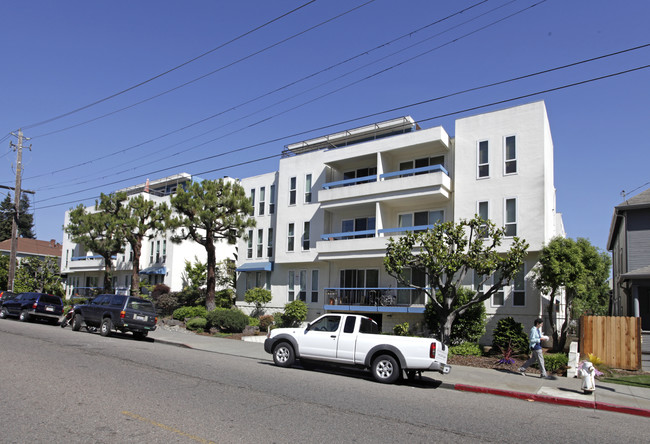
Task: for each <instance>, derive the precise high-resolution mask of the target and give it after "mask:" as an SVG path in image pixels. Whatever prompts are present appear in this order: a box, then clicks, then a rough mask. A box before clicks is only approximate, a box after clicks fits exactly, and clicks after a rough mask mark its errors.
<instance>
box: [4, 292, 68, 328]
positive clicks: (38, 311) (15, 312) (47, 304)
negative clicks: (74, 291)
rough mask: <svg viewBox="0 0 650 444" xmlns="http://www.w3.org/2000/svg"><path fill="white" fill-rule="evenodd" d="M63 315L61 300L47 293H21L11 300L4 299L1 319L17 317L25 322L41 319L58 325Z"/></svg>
mask: <svg viewBox="0 0 650 444" xmlns="http://www.w3.org/2000/svg"><path fill="white" fill-rule="evenodd" d="M62 314H63V301H61V298H60V297H58V296H53V295H51V294H45V293H32V292H30V293H20V294H18V295H14V297H13V298H11V299H5V298H4V297H3V298H2V307H1V308H0V318H2V319H5V318H7V317H9V316H17V317H18V319H20V320H21V321H23V322H26V321H29V320H30V319H39V320H44V321H47V322H49V323H51V324H54V325H56V324H58V322H59V318H60V317H61V315H62Z"/></svg>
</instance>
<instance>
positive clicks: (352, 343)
mask: <svg viewBox="0 0 650 444" xmlns="http://www.w3.org/2000/svg"><path fill="white" fill-rule="evenodd" d="M264 350H265V351H266V352H267V353H271V354H272V355H273V361H274V362H275V364H276V365H279V366H280V367H289V366H291V365H293V363H294V362H295V360H296V359H301V360H303V361H312V360H314V361H326V362H329V363H334V364H339V365H342V366H356V367H362V368H368V369H370V370H371V371H372V374H373V376H374V378H375V380H377V381H378V382H383V383H393V382H395V381H396V380H397V379H398V378H399V377H400V376H402V372H406V375H407V376H408V377H409V379H412V378H413V377H415V373H416V372H422V371H437V372H440V373H442V374H447V373H449V371H450V370H451V367H450V366H449V365H447V352H448V348H447V347H446V346H445V345H444V344H443V343H441V342H440V341H438V340H436V339H432V338H413V337H407V336H392V335H382V334H379V327H378V326H377V323H376V322H375V321H373V320H372V319H370V318H368V317H366V316H361V315H355V314H342V313H331V314H326V315H323V316H321V317H319V318H318V319H316V320H315V321H313V322H311V323H309V324H308V325H307V327H297V328H276V329H273V330H271V331H269V333H268V335H267V337H266V340H265V341H264Z"/></svg>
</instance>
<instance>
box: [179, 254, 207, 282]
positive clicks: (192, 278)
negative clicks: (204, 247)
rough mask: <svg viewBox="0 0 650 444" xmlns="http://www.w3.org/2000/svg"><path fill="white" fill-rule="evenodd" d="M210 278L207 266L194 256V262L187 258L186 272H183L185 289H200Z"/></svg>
mask: <svg viewBox="0 0 650 444" xmlns="http://www.w3.org/2000/svg"><path fill="white" fill-rule="evenodd" d="M207 278H208V271H207V266H206V264H204V263H203V262H201V261H199V259H198V258H197V257H196V256H194V264H192V263H191V262H190V261H188V260H187V259H186V260H185V272H184V273H183V276H182V279H183V289H185V288H188V289H193V290H199V289H201V288H203V287H205V283H206V280H207Z"/></svg>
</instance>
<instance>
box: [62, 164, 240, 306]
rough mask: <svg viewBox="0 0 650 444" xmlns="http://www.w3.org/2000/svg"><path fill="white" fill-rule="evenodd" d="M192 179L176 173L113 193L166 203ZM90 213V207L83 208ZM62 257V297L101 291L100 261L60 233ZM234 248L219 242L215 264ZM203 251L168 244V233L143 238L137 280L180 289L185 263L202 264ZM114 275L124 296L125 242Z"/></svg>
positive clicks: (128, 255) (128, 259) (128, 260)
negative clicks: (63, 285)
mask: <svg viewBox="0 0 650 444" xmlns="http://www.w3.org/2000/svg"><path fill="white" fill-rule="evenodd" d="M192 180H199V179H196V178H194V179H193V178H192V176H191V175H189V174H186V173H181V174H176V175H174V176H170V177H165V178H163V179H159V180H154V181H151V182H150V181H149V180H147V182H146V183H144V184H140V185H136V186H132V187H128V188H124V189H121V190H117V191H116V192H120V191H124V192H126V193H127V195H128V196H135V195H143V196H145V198H147V199H149V200H153V201H156V202H167V203H168V204H169V200H170V197H171V196H172V195H173V194H174V193H175V192H176V190H177V188H178V187H182V186H185V185H188V184H189V183H190V182H191V181H192ZM87 209H88V210H89V211H94V205H93V206H90V207H87ZM68 223H69V211H67V212H66V213H65V220H64V227H65V226H67V225H68ZM63 251H64V252H63V255H62V257H61V273H62V274H65V275H67V283H66V297H69V296H72V295H74V294H79V295H85V294H89V293H90V292H92V291H95V290H101V287H102V283H103V276H104V260H103V258H102V257H101V256H98V255H96V254H94V253H93V252H92V251H86V250H85V249H84V248H83V246H82V245H79V244H76V243H74V242H73V241H72V240H71V238H70V236H69V235H68V234H67V233H65V232H64V235H63ZM234 252H235V247H234V246H232V245H227V244H226V243H223V244H222V245H220V246H219V247H218V248H217V261H221V260H224V259H226V258H230V259H232V258H233V255H234ZM206 258H207V255H206V252H205V248H204V247H203V246H201V245H199V244H197V243H196V242H194V241H190V240H187V241H183V242H182V243H180V244H175V243H173V242H172V241H171V233H169V232H168V233H164V234H157V235H156V236H154V237H152V238H145V240H144V241H143V244H142V253H141V256H140V280H141V283H145V284H165V285H167V286H168V287H170V289H171V291H180V290H182V288H183V274H184V272H185V261H186V260H187V261H190V262H195V261H196V260H198V261H200V262H206ZM113 267H114V275H113V288H114V289H115V291H116V292H118V293H128V292H129V290H130V288H131V277H132V272H133V251H132V249H131V246H130V245H129V244H128V243H127V244H126V245H125V249H124V253H120V254H118V255H117V256H116V257H115V258H114V259H113Z"/></svg>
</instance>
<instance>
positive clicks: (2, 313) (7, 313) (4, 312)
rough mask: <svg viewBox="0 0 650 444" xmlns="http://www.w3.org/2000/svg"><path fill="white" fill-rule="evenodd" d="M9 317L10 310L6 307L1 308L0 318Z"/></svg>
mask: <svg viewBox="0 0 650 444" xmlns="http://www.w3.org/2000/svg"><path fill="white" fill-rule="evenodd" d="M8 317H9V312H8V311H7V309H6V308H5V307H2V310H0V318H2V319H7V318H8Z"/></svg>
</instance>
